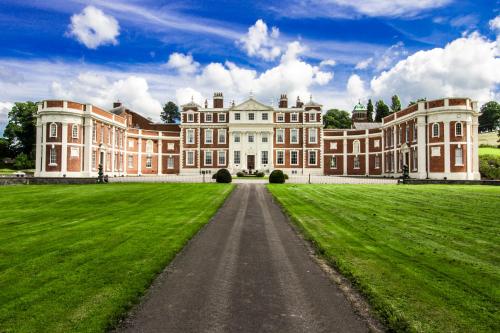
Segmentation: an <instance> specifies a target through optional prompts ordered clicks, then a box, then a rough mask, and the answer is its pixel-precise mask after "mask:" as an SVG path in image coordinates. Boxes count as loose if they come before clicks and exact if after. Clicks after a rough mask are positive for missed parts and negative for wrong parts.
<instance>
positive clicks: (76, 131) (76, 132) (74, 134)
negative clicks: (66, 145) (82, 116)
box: [71, 124, 78, 139]
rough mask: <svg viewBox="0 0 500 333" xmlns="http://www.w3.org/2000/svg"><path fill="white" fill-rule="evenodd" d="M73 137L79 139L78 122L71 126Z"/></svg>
mask: <svg viewBox="0 0 500 333" xmlns="http://www.w3.org/2000/svg"><path fill="white" fill-rule="evenodd" d="M71 137H72V138H73V139H78V125H77V124H73V126H71Z"/></svg>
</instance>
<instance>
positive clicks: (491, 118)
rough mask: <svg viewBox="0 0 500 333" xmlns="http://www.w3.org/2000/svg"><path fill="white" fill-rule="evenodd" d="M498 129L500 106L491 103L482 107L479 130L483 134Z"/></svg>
mask: <svg viewBox="0 0 500 333" xmlns="http://www.w3.org/2000/svg"><path fill="white" fill-rule="evenodd" d="M498 127H500V104H498V103H497V102H495V101H490V102H488V103H486V104H484V105H483V106H481V114H480V115H479V130H480V131H482V132H484V131H493V130H495V129H496V128H498Z"/></svg>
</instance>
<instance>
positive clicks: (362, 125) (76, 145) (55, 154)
mask: <svg viewBox="0 0 500 333" xmlns="http://www.w3.org/2000/svg"><path fill="white" fill-rule="evenodd" d="M322 111H323V110H322V105H321V104H319V103H316V102H314V101H313V100H312V98H311V100H310V101H308V102H306V103H304V102H302V101H301V100H300V99H298V98H297V100H296V102H295V103H293V105H291V104H290V103H289V102H288V98H287V96H286V95H282V96H281V98H280V101H279V105H278V107H273V106H269V105H265V104H263V103H260V102H259V101H257V100H255V99H254V98H252V97H250V98H249V99H247V100H246V101H243V102H242V103H240V104H235V103H234V102H233V103H230V105H229V106H228V105H226V104H225V103H224V98H223V94H222V93H215V94H214V96H213V101H212V103H211V105H210V106H209V103H208V101H205V103H204V105H203V106H201V105H198V104H196V103H194V102H190V103H188V104H185V105H182V106H181V121H180V124H158V123H154V122H153V121H151V120H150V119H148V118H146V117H144V116H142V115H140V114H139V113H137V112H135V111H133V110H130V109H128V108H127V107H126V106H125V105H122V104H121V103H114V105H113V108H111V109H108V110H104V109H101V108H99V107H97V106H95V105H90V104H80V103H76V102H72V101H63V100H46V101H43V102H40V103H39V105H38V112H37V127H36V129H37V130H36V166H35V169H36V172H35V176H39V177H96V176H97V172H98V166H99V164H102V166H103V171H104V173H105V174H107V175H108V176H109V177H121V176H147V175H167V174H180V175H185V174H200V173H201V172H206V173H214V172H216V171H217V170H218V169H221V168H227V169H228V170H229V171H230V172H231V173H236V172H238V171H249V170H258V171H264V172H266V173H269V172H271V171H272V170H274V169H281V170H283V171H285V172H286V173H288V174H289V175H309V174H311V175H337V176H342V175H344V176H380V177H383V176H385V177H399V176H400V175H401V173H402V171H403V166H405V165H406V166H408V168H409V172H410V176H411V177H413V178H421V179H425V178H431V179H444V178H447V179H479V178H480V176H479V162H478V106H477V102H473V101H471V100H470V99H468V98H444V99H438V100H433V101H423V102H418V103H417V104H414V105H412V106H410V107H408V108H406V109H403V110H401V111H398V112H395V113H393V114H390V115H389V116H387V117H385V118H383V120H382V122H380V123H373V122H368V121H367V115H366V109H365V108H364V107H363V105H361V104H359V105H357V106H356V107H355V108H354V110H353V114H352V117H353V128H352V129H325V128H324V126H323V115H322Z"/></svg>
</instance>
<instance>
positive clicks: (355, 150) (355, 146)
mask: <svg viewBox="0 0 500 333" xmlns="http://www.w3.org/2000/svg"><path fill="white" fill-rule="evenodd" d="M352 152H353V153H354V154H356V155H358V154H359V140H354V142H353V143H352Z"/></svg>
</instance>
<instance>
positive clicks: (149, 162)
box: [146, 156, 153, 168]
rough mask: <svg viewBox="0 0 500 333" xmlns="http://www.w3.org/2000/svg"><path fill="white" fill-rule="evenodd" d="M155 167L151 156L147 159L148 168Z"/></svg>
mask: <svg viewBox="0 0 500 333" xmlns="http://www.w3.org/2000/svg"><path fill="white" fill-rule="evenodd" d="M152 167H153V158H152V157H151V156H148V157H146V168H152Z"/></svg>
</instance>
